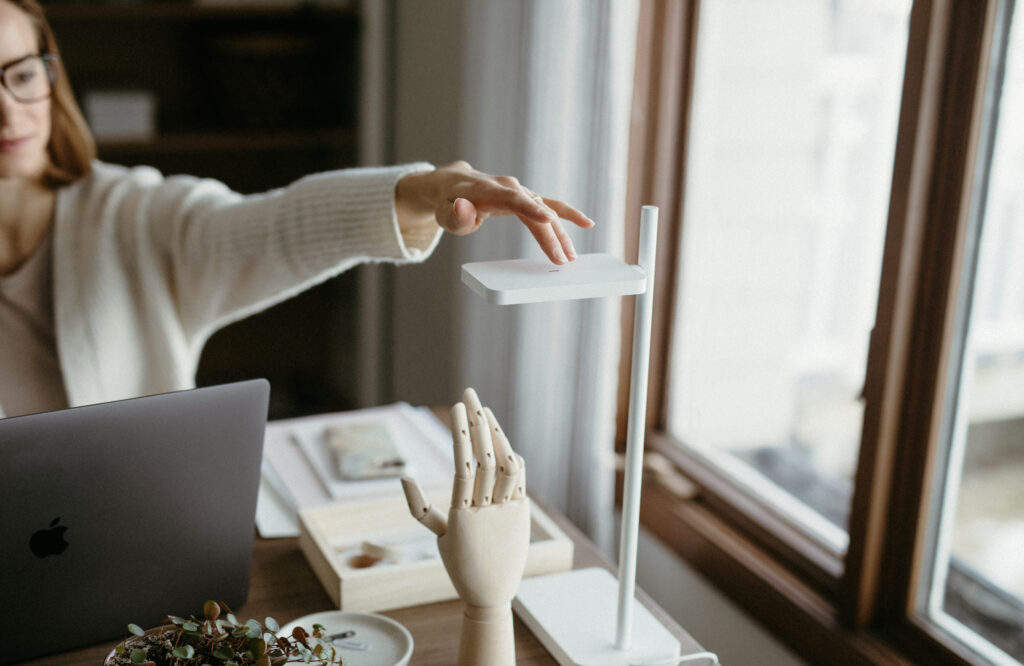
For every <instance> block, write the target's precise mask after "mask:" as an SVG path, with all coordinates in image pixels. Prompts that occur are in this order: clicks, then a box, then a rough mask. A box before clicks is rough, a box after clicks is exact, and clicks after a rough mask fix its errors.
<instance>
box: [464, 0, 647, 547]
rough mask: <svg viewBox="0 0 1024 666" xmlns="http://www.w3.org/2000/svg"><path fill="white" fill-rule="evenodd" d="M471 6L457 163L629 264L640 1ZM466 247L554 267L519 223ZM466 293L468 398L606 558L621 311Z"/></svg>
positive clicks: (585, 247)
mask: <svg viewBox="0 0 1024 666" xmlns="http://www.w3.org/2000/svg"><path fill="white" fill-rule="evenodd" d="M464 9H465V11H464V19H465V20H464V23H463V29H462V39H463V48H464V58H463V62H464V63H465V66H464V70H463V72H462V76H463V79H462V85H461V89H462V90H463V97H462V99H461V100H460V104H459V108H460V112H461V114H462V118H461V124H460V126H461V127H462V128H463V130H462V131H463V134H462V137H461V141H462V145H461V146H460V154H461V155H464V156H466V159H468V160H469V161H470V162H471V163H473V165H474V166H476V167H477V168H479V169H481V170H483V171H487V172H490V173H500V174H510V175H515V176H516V177H518V178H519V179H520V180H521V181H522V182H523V184H524V185H526V186H527V187H530V188H531V189H534V190H536V191H538V192H541V193H543V194H545V195H548V196H553V197H555V198H560V199H563V200H565V201H568V202H570V203H572V204H573V205H575V206H576V207H577V208H580V209H581V210H583V211H584V212H585V213H586V214H587V215H589V216H590V217H591V218H592V219H594V220H595V221H596V222H597V227H596V228H595V229H593V230H589V231H584V230H576V229H571V230H570V231H571V233H572V236H573V239H574V243H575V245H576V248H577V250H578V251H580V252H609V253H612V254H615V255H617V256H622V242H621V241H622V235H623V222H624V213H625V210H624V202H625V187H626V162H627V153H628V130H629V114H630V105H631V100H632V81H633V61H634V51H635V40H636V28H637V0H575V1H573V0H466V1H465V4H464ZM568 226H570V227H571V226H572V225H568ZM466 241H467V242H463V243H460V244H459V246H458V250H457V252H458V253H459V255H460V256H459V257H458V259H459V260H460V262H466V261H480V260H490V259H508V258H517V257H536V258H541V257H542V255H541V253H540V251H539V249H538V248H537V247H536V246H535V244H534V242H533V239H532V237H531V236H529V234H528V233H527V232H526V230H525V229H524V228H523V227H522V226H521V225H520V224H518V223H517V222H514V221H509V222H508V223H492V224H490V225H484V228H483V229H482V230H481V232H478V233H477V234H474V235H473V236H472V237H468V238H467V239H466ZM455 293H456V294H458V299H459V302H458V303H457V309H456V311H457V315H456V318H457V324H458V325H457V326H456V330H457V331H458V333H457V335H458V336H459V340H458V342H459V347H460V348H461V350H462V354H461V358H460V366H459V373H458V376H459V378H460V380H461V385H462V386H473V387H475V388H476V389H477V390H478V392H479V393H480V396H481V398H482V399H483V400H484V402H485V404H488V405H490V406H491V407H492V408H493V409H494V411H495V413H496V414H497V415H498V418H499V419H500V420H501V422H502V426H503V427H504V428H505V430H506V432H507V433H508V434H509V436H510V439H511V440H512V444H513V447H514V448H515V449H516V450H517V451H519V452H520V453H521V454H522V455H523V456H524V458H525V459H526V464H527V485H528V487H529V492H530V493H531V494H533V495H536V496H538V497H541V498H543V499H544V500H546V501H547V502H549V503H551V504H552V505H553V506H555V507H556V508H557V509H559V510H561V511H563V512H564V513H566V514H567V515H568V516H569V517H570V518H571V519H572V520H573V522H575V523H576V524H577V525H579V526H580V527H581V528H582V529H583V530H584V531H585V532H586V533H587V534H588V535H589V536H590V537H591V538H592V539H593V540H594V541H595V542H596V543H598V544H599V545H600V546H601V547H602V548H604V549H605V550H606V552H610V550H611V547H612V543H613V540H614V535H613V509H614V504H613V501H614V498H613V494H614V493H613V490H614V485H613V484H614V433H615V409H616V383H617V379H618V349H619V347H618V343H619V311H620V308H621V303H620V302H619V299H593V300H586V301H567V302H560V303H548V304H533V305H520V306H495V305H491V304H488V303H486V302H484V301H483V300H482V299H481V298H479V297H477V296H476V295H474V294H473V293H472V292H470V291H469V290H468V289H466V288H462V289H458V290H456V291H455Z"/></svg>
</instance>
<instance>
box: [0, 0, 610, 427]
mask: <svg viewBox="0 0 1024 666" xmlns="http://www.w3.org/2000/svg"><path fill="white" fill-rule="evenodd" d="M0 68H2V83H3V86H2V89H0V339H2V340H3V344H2V345H0V416H3V415H7V416H12V415H15V414H24V413H30V412H38V411H46V410H52V409H60V408H63V407H67V406H69V405H70V406H74V405H80V404H87V403H93V402H103V401H109V400H115V399H120V398H126V397H131V396H136V395H145V394H152V393H159V392H164V391H170V390H178V389H183V388H189V387H191V386H193V385H194V383H193V382H194V375H195V370H196V365H197V363H198V359H199V354H200V352H201V350H202V347H203V344H204V343H205V342H206V340H207V339H208V338H209V336H210V335H211V334H212V333H213V332H214V331H215V330H217V329H218V328H220V327H222V326H224V325H226V324H228V323H230V322H232V321H235V320H237V319H240V318H242V317H244V316H246V315H249V314H252V313H253V312H256V311H258V310H261V309H264V308H266V307H268V306H270V305H273V304H274V303H277V302H279V301H281V300H283V299H285V298H287V297H289V296H292V295H294V294H296V293H298V292H300V291H302V290H303V289H306V288H308V287H310V286H312V285H314V284H316V283H318V282H320V281H322V280H325V279H327V278H328V277H330V276H332V275H335V274H337V273H340V272H341V271H344V270H346V269H347V268H350V267H351V266H353V265H355V264H358V263H360V262H366V261H389V262H394V263H406V262H417V261H422V260H424V259H425V258H426V257H427V256H429V255H430V253H431V251H432V250H433V248H434V247H435V245H436V244H437V242H438V240H439V237H440V233H441V230H442V229H443V230H447V231H449V232H450V233H453V234H466V233H470V232H472V231H474V230H476V229H477V228H478V227H479V226H480V224H481V222H482V221H483V220H484V219H486V218H488V217H491V216H496V215H515V216H517V217H518V218H519V219H520V220H521V221H522V223H523V224H525V225H526V226H527V228H528V229H529V230H530V232H531V233H532V234H533V236H534V237H535V238H536V240H537V242H538V243H539V244H540V246H541V248H542V249H543V250H544V252H545V253H546V254H547V256H548V257H549V258H550V259H551V260H552V261H553V262H555V263H564V262H566V261H571V260H572V259H574V258H575V256H576V255H575V251H574V250H573V247H572V242H571V241H570V239H569V237H568V235H567V234H566V233H565V230H564V229H563V228H562V226H561V224H560V222H559V220H558V216H561V217H562V218H563V219H566V220H568V221H570V222H572V223H574V224H576V225H578V226H580V227H584V228H587V227H590V226H592V225H593V222H591V221H590V220H589V219H587V217H586V216H584V215H583V214H582V213H580V212H579V211H577V210H575V209H574V208H573V207H571V206H569V205H567V204H565V203H562V202H560V201H556V200H553V199H547V198H542V197H540V196H538V195H536V194H535V193H533V192H531V191H530V190H528V189H526V188H524V187H522V186H521V185H520V184H519V183H518V182H516V181H515V179H513V178H508V177H493V176H488V175H486V174H483V173H480V172H477V171H475V170H473V169H472V168H471V167H470V166H469V165H468V164H466V163H465V162H456V163H454V164H451V165H448V166H446V167H442V168H438V169H434V168H433V167H432V166H430V165H428V164H410V165H403V166H396V167H388V168H372V169H352V170H345V171H335V172H329V173H323V174H316V175H313V176H308V177H306V178H304V179H301V180H299V181H297V182H296V183H293V184H292V185H290V186H288V187H286V188H283V189H280V190H275V191H273V192H268V193H265V194H262V195H255V196H242V195H239V194H237V193H235V192H232V191H230V190H229V189H227V188H226V187H225V186H224V185H223V184H221V183H218V182H215V181H211V180H202V179H198V178H193V177H187V176H175V177H167V178H165V177H163V176H162V175H161V174H159V173H158V172H156V171H155V170H153V169H149V168H145V167H140V168H135V169H126V168H123V167H118V166H113V165H109V164H104V163H101V162H98V161H96V160H95V145H94V143H93V141H92V138H91V137H90V135H89V132H88V129H87V127H86V124H85V122H84V120H83V118H82V115H81V113H80V111H79V110H78V108H77V106H76V103H75V100H74V96H73V94H72V91H71V87H70V84H69V82H68V81H67V78H66V77H65V76H64V75H63V74H62V73H61V69H60V60H59V55H58V50H57V45H56V42H55V40H54V38H53V34H52V32H51V30H50V28H49V25H48V24H47V22H46V19H45V17H44V15H43V11H42V8H41V7H40V6H39V4H38V3H37V2H36V0H0Z"/></svg>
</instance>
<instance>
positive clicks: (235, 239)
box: [125, 163, 441, 341]
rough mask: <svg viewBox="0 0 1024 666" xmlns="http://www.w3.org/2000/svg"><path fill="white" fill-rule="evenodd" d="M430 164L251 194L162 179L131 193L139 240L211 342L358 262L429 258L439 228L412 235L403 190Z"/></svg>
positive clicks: (189, 328) (189, 331) (181, 310)
mask: <svg viewBox="0 0 1024 666" xmlns="http://www.w3.org/2000/svg"><path fill="white" fill-rule="evenodd" d="M430 168H432V167H431V166H430V165H429V164H423V163H419V164H410V165H403V166H398V167H380V168H360V169H345V170H339V171H332V172H326V173H320V174H316V175H313V176H308V177H306V178H303V179H301V180H298V181H296V182H295V183H293V184H291V185H289V186H288V187H285V188H281V189H278V190H274V191H271V192H267V193H264V194H259V195H251V196H242V195H239V194H237V193H234V192H231V191H230V190H228V189H227V188H226V187H225V186H224V185H223V184H221V183H219V182H217V181H211V180H200V179H195V178H191V177H184V176H174V177H169V178H166V179H163V178H161V179H160V181H159V183H158V185H157V186H155V187H151V188H142V189H141V190H140V191H139V192H137V193H133V194H132V195H131V196H129V197H128V199H127V200H126V201H125V203H126V204H127V210H128V211H129V213H130V215H132V216H133V217H134V220H133V222H134V224H133V225H131V227H132V228H133V229H134V238H133V239H132V242H133V243H134V244H135V246H136V249H138V250H139V251H140V252H141V253H144V252H151V253H152V256H151V257H148V259H150V260H151V262H152V265H153V266H156V267H159V268H160V274H161V275H160V278H159V280H160V282H163V283H164V284H166V288H167V289H168V290H169V294H168V295H169V298H170V301H171V302H173V303H174V306H175V308H176V310H177V315H178V317H179V320H180V322H181V325H182V328H183V332H184V333H185V335H186V336H187V337H189V338H192V339H193V340H196V339H198V340H200V341H202V339H204V338H205V337H206V336H208V335H209V334H210V333H212V332H213V331H214V330H216V329H217V328H220V327H222V326H224V325H226V324H227V323H230V322H231V321H234V320H237V319H240V318H242V317H245V316H248V315H249V314H252V313H254V312H257V311H259V310H262V309H264V308H266V307H269V306H270V305H273V304H275V303H277V302H279V301H281V300H284V299H285V298H288V297H290V296H293V295H295V294H297V293H299V292H300V291H303V290H305V289H307V288H309V287H311V286H313V285H315V284H317V283H319V282H322V281H323V280H326V279H327V278H329V277H332V276H334V275H337V274H338V273H341V272H342V271H345V270H347V269H348V268H350V267H352V266H354V265H356V264H359V263H364V262H377V261H387V262H392V263H409V262H419V261H423V260H424V259H425V258H426V257H428V256H429V255H430V253H431V252H432V251H433V249H434V247H435V246H436V245H437V243H438V240H439V238H440V235H441V232H440V229H439V228H438V229H436V230H431V229H427V230H425V231H424V232H422V233H420V234H413V235H411V234H406V236H405V237H403V234H402V233H401V231H400V229H399V225H398V220H397V216H396V214H395V205H394V191H395V184H396V183H397V182H398V180H399V179H400V178H401V177H402V176H404V175H406V174H408V173H412V172H416V171H423V170H428V169H430ZM151 277H152V276H151ZM152 288H156V285H148V286H147V291H150V290H151V289H152Z"/></svg>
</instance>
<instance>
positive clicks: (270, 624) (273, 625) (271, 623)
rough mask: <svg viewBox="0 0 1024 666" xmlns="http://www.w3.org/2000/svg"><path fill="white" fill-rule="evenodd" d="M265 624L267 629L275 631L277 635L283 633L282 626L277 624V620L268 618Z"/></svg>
mask: <svg viewBox="0 0 1024 666" xmlns="http://www.w3.org/2000/svg"><path fill="white" fill-rule="evenodd" d="M263 624H264V625H265V626H266V627H267V629H269V630H271V631H273V632H274V633H275V634H276V633H277V632H279V631H281V625H279V624H278V623H277V620H275V619H274V618H272V617H268V618H267V619H265V620H264V621H263Z"/></svg>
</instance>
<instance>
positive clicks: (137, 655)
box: [130, 648, 146, 664]
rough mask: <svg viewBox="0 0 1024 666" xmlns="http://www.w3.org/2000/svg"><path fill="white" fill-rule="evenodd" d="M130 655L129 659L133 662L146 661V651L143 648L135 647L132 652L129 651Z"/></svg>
mask: <svg viewBox="0 0 1024 666" xmlns="http://www.w3.org/2000/svg"><path fill="white" fill-rule="evenodd" d="M130 656H131V660H132V663H133V664H141V663H142V662H144V661H146V651H145V650H140V649H138V648H136V649H134V650H132V653H131V655H130Z"/></svg>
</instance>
